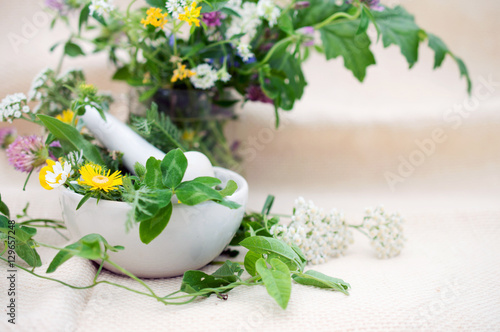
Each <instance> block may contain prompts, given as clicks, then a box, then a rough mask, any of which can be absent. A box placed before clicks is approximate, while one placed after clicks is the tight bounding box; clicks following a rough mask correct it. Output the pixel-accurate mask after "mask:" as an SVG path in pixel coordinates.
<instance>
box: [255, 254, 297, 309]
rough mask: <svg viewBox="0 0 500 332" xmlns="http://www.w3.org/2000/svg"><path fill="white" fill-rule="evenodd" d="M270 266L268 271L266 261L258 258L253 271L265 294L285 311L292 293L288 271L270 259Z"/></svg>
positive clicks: (276, 261) (282, 264)
mask: <svg viewBox="0 0 500 332" xmlns="http://www.w3.org/2000/svg"><path fill="white" fill-rule="evenodd" d="M270 264H271V267H272V268H271V269H268V268H267V264H266V261H265V260H264V259H263V258H259V259H258V260H257V262H256V263H255V269H256V271H257V273H258V274H259V275H260V276H261V278H262V282H263V283H264V285H265V286H266V290H267V293H268V294H269V295H271V297H272V298H274V299H275V300H276V302H277V303H278V304H279V305H280V307H281V308H283V309H286V307H287V306H288V301H289V300H290V295H291V293H292V278H291V277H290V270H288V267H287V266H286V264H284V263H283V262H281V261H280V260H279V259H275V258H273V259H271V261H270Z"/></svg>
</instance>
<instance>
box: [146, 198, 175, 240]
mask: <svg viewBox="0 0 500 332" xmlns="http://www.w3.org/2000/svg"><path fill="white" fill-rule="evenodd" d="M171 216H172V203H169V204H168V205H167V206H165V207H163V208H161V209H160V210H159V211H158V213H156V215H155V216H154V217H153V218H151V219H148V220H146V221H143V222H141V223H140V226H139V235H140V238H141V241H142V242H143V243H145V244H148V243H150V242H151V241H153V240H154V239H155V238H156V237H157V236H158V235H160V234H161V233H162V232H163V230H164V229H165V227H167V225H168V222H169V221H170V217H171Z"/></svg>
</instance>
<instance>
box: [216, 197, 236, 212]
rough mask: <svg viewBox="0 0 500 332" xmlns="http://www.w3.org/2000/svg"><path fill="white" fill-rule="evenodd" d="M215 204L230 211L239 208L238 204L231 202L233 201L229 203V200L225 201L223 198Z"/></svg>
mask: <svg viewBox="0 0 500 332" xmlns="http://www.w3.org/2000/svg"><path fill="white" fill-rule="evenodd" d="M215 202H216V203H218V204H220V205H222V206H225V207H228V208H230V209H232V210H236V209H239V208H240V207H241V205H240V204H238V203H236V202H233V201H230V200H228V199H225V198H224V199H222V200H220V201H219V200H216V201H215Z"/></svg>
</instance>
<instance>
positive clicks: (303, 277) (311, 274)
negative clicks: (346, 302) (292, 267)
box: [293, 270, 351, 295]
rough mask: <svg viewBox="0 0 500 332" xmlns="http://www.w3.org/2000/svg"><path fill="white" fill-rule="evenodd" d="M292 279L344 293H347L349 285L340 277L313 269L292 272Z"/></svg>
mask: <svg viewBox="0 0 500 332" xmlns="http://www.w3.org/2000/svg"><path fill="white" fill-rule="evenodd" d="M293 280H295V282H297V283H299V284H301V285H306V286H314V287H319V288H327V289H333V290H336V291H339V292H342V293H344V294H345V295H349V292H348V290H349V288H350V287H351V286H350V285H349V284H348V283H346V282H345V281H344V280H342V279H337V278H333V277H329V276H327V275H325V274H323V273H321V272H317V271H313V270H309V271H307V272H306V273H294V274H293Z"/></svg>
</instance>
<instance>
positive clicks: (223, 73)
mask: <svg viewBox="0 0 500 332" xmlns="http://www.w3.org/2000/svg"><path fill="white" fill-rule="evenodd" d="M217 76H218V77H219V80H221V81H222V82H224V83H226V82H228V81H229V80H230V79H231V74H229V73H228V72H227V70H226V69H225V68H222V69H221V70H219V72H218V73H217Z"/></svg>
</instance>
